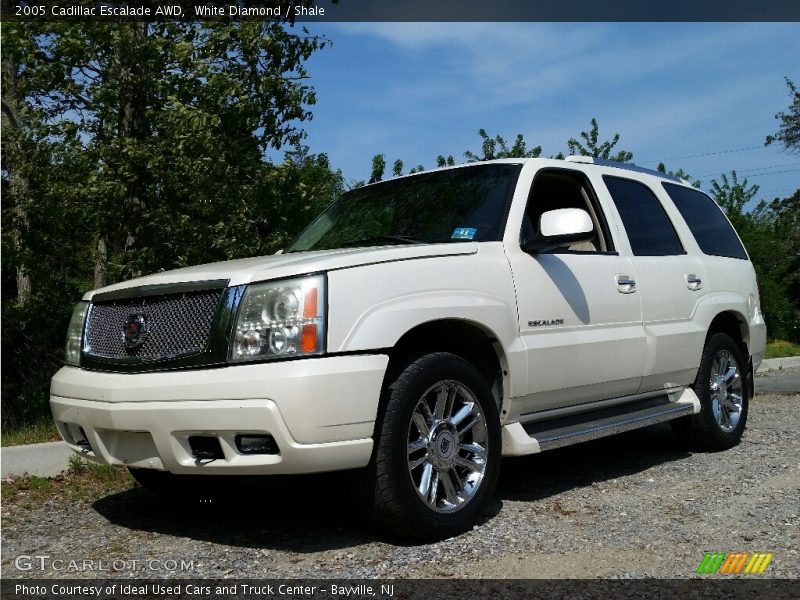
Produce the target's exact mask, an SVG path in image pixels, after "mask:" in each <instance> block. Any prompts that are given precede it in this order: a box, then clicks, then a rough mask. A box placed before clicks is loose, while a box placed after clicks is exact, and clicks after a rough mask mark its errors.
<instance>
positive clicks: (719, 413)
mask: <svg viewBox="0 0 800 600" xmlns="http://www.w3.org/2000/svg"><path fill="white" fill-rule="evenodd" d="M747 377H748V372H747V362H746V361H745V360H744V357H743V355H742V351H741V350H740V349H739V346H738V345H737V344H736V342H735V341H734V340H733V339H732V338H731V337H730V336H729V335H727V334H725V333H713V334H711V336H709V338H708V340H707V341H706V346H705V348H704V349H703V356H702V359H701V360H700V368H699V369H698V371H697V378H696V379H695V382H694V386H693V387H694V391H695V393H696V394H697V397H698V398H699V399H700V406H701V410H700V412H699V413H697V414H696V415H692V416H691V417H686V418H684V419H679V420H677V421H673V425H674V428H675V430H676V432H677V433H679V434H680V435H682V436H684V437H686V438H687V439H688V440H689V441H690V442H691V443H692V445H693V446H695V447H697V448H701V449H704V450H727V449H728V448H732V447H733V446H735V445H737V444H738V443H739V440H740V439H741V437H742V434H743V433H744V429H745V424H746V422H747V412H748V407H749V401H750V394H749V386H748V382H747Z"/></svg>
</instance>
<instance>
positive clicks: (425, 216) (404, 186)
mask: <svg viewBox="0 0 800 600" xmlns="http://www.w3.org/2000/svg"><path fill="white" fill-rule="evenodd" d="M521 168H522V166H521V165H518V164H489V165H476V166H470V167H461V168H457V169H448V170H444V171H433V172H430V173H422V174H420V175H414V176H412V177H403V178H400V179H392V180H389V181H385V182H381V183H377V184H374V185H369V186H365V187H361V188H357V189H354V190H351V191H349V192H347V193H345V194H343V195H342V196H341V198H339V199H338V200H337V201H336V202H334V203H333V204H331V205H330V206H329V207H328V208H327V209H326V210H325V211H324V212H323V213H322V214H321V215H320V216H319V217H317V219H316V220H315V221H313V222H312V223H311V225H309V226H308V227H307V228H306V229H305V231H303V233H301V234H300V236H299V237H298V238H297V239H296V240H295V241H294V242H292V244H291V245H290V246H289V247H288V248H287V252H303V251H306V250H328V249H331V248H345V247H356V246H377V245H385V244H403V243H424V244H435V243H451V242H465V241H478V242H488V241H499V240H500V239H501V238H502V234H503V229H504V227H505V221H506V217H507V215H508V207H509V203H510V201H511V196H512V194H513V192H514V187H515V186H516V183H517V178H518V177H519V173H520V170H521Z"/></svg>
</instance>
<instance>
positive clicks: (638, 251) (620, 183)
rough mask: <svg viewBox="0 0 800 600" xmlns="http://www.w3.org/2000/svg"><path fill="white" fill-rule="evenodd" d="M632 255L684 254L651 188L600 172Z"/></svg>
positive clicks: (670, 222) (670, 223)
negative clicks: (625, 233) (619, 218)
mask: <svg viewBox="0 0 800 600" xmlns="http://www.w3.org/2000/svg"><path fill="white" fill-rule="evenodd" d="M603 181H604V182H605V184H606V187H607V188H608V191H609V192H610V193H611V198H612V199H613V200H614V204H616V206H617V210H618V211H619V214H620V216H621V217H622V224H623V225H624V226H625V231H626V232H627V234H628V239H629V240H630V242H631V249H632V250H633V253H634V254H635V255H636V256H669V255H672V254H685V252H684V250H683V246H682V245H681V241H680V240H679V239H678V234H677V233H675V228H674V227H673V226H672V221H670V220H669V217H668V216H667V213H666V212H664V207H663V206H661V202H660V201H659V200H658V198H656V195H655V194H654V193H653V192H652V190H651V189H650V188H649V187H647V186H646V185H644V184H643V183H639V182H638V181H633V180H631V179H622V178H620V177H609V176H603Z"/></svg>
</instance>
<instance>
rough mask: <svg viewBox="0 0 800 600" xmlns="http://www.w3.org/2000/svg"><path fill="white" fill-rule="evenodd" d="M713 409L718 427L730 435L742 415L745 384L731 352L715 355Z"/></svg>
mask: <svg viewBox="0 0 800 600" xmlns="http://www.w3.org/2000/svg"><path fill="white" fill-rule="evenodd" d="M709 386H710V387H709V390H710V395H711V409H712V411H713V412H714V417H715V418H716V420H717V425H719V427H720V429H722V431H724V432H725V433H730V432H731V431H733V430H734V429H735V428H736V425H737V424H738V423H739V418H740V417H741V414H742V402H743V400H742V398H743V382H742V375H741V373H740V371H739V365H738V364H737V362H736V358H735V357H734V356H733V354H732V353H731V352H730V351H729V350H720V351H719V352H717V354H716V355H714V360H713V362H712V363H711V373H710V378H709Z"/></svg>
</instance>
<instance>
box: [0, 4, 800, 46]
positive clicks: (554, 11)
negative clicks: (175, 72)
mask: <svg viewBox="0 0 800 600" xmlns="http://www.w3.org/2000/svg"><path fill="white" fill-rule="evenodd" d="M0 17H2V20H3V21H19V20H23V21H32V20H41V21H131V20H136V21H163V20H195V19H211V20H213V19H231V20H247V19H250V20H269V19H277V20H282V21H298V22H431V21H434V22H489V21H496V22H545V21H552V22H555V21H560V22H607V21H614V22H723V21H727V22H736V21H741V22H745V21H747V22H750V21H772V22H800V1H798V0H759V1H757V2H756V1H754V0H669V1H662V2H658V1H652V0H570V2H563V1H562V0H338V1H337V0H285V1H280V0H255V1H251V0H227V1H209V2H203V1H199V2H195V1H191V2H190V1H182V0H174V1H172V0H158V1H148V0H138V1H137V0H2V11H1V14H0ZM754 43H757V40H754Z"/></svg>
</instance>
